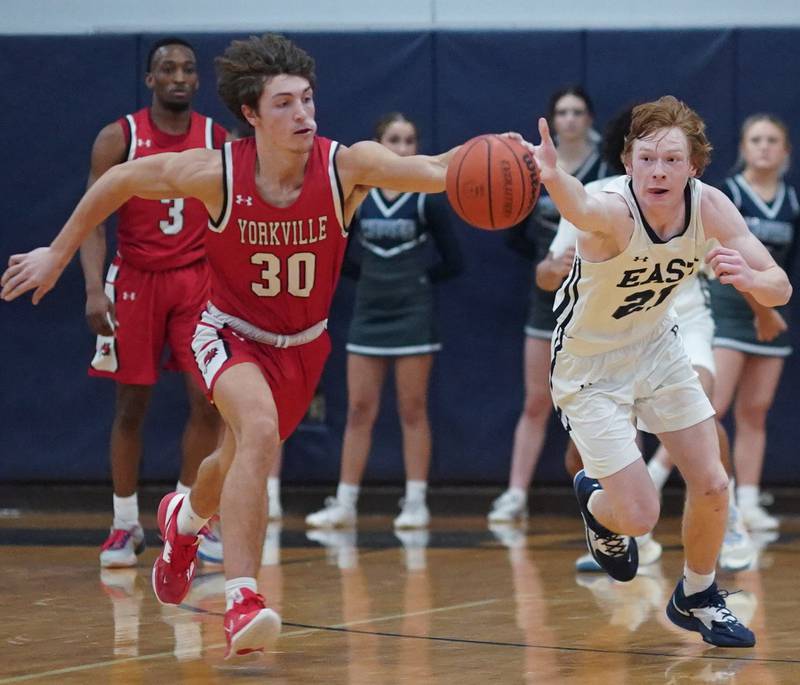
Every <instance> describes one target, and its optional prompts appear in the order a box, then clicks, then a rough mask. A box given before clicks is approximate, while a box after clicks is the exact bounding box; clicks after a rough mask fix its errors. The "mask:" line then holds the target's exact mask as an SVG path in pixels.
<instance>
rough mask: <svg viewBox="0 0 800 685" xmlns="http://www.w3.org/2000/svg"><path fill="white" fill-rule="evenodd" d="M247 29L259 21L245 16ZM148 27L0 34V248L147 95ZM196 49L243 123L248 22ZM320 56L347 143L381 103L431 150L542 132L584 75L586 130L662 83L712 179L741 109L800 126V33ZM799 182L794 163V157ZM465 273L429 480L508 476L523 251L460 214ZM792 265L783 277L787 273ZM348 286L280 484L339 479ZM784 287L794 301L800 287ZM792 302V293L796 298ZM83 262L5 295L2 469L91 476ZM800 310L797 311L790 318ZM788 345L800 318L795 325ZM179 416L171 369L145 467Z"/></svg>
mask: <svg viewBox="0 0 800 685" xmlns="http://www.w3.org/2000/svg"><path fill="white" fill-rule="evenodd" d="M259 30H260V29H259V28H254V29H253V31H252V33H258V32H259ZM158 37H159V36H158V35H152V34H145V35H125V36H92V37H75V36H68V37H13V36H12V37H2V38H0V78H2V81H0V82H1V83H2V84H3V87H4V90H3V93H4V100H3V107H2V112H3V114H2V117H3V119H2V127H0V131H2V133H1V134H0V135H2V136H3V138H2V149H3V152H4V154H5V155H6V163H5V167H6V174H5V176H4V181H5V183H4V191H5V192H4V193H3V194H2V196H0V212H2V213H1V214H0V215H1V216H2V217H3V230H2V231H0V258H2V260H3V261H5V260H6V259H7V257H8V255H10V254H13V253H16V252H20V251H24V250H28V249H30V248H32V247H34V246H37V245H41V244H45V243H47V242H49V240H50V239H51V238H52V236H53V235H54V234H55V233H56V232H57V231H58V229H59V228H60V227H61V225H62V224H63V222H64V221H65V219H66V218H67V217H68V215H69V212H70V211H71V210H72V208H73V206H74V204H75V202H76V201H77V200H78V198H79V197H80V195H81V192H82V190H83V187H84V185H85V182H86V175H87V171H88V162H89V154H90V150H91V145H92V141H93V140H94V137H95V136H96V135H97V132H98V131H99V130H100V128H102V126H103V125H105V124H106V123H108V122H110V121H113V120H115V119H116V118H118V117H119V116H120V115H121V114H124V113H126V112H130V111H133V110H135V109H137V108H139V107H142V106H145V105H146V104H147V103H148V102H149V100H150V95H149V92H148V91H147V89H146V88H145V86H144V83H143V75H144V59H145V56H146V54H147V50H148V48H149V45H150V43H151V42H152V41H153V40H154V39H155V38H158ZM186 37H187V38H188V39H189V40H190V41H191V42H192V43H193V44H194V45H195V47H196V49H197V53H198V57H199V60H200V74H201V90H200V93H199V94H198V99H197V109H198V110H199V111H202V112H203V113H206V114H209V115H211V116H214V117H215V118H216V119H217V120H218V121H220V123H222V124H223V125H225V126H228V127H230V126H232V125H234V124H235V123H236V121H235V118H234V117H233V115H232V114H231V113H229V112H227V110H226V109H225V107H224V106H223V105H222V103H221V102H220V101H219V100H218V98H217V96H216V93H215V87H214V82H215V77H214V70H213V64H212V58H213V56H214V55H217V54H220V53H221V52H222V51H223V49H224V48H225V46H226V45H227V44H228V43H229V42H230V40H231V39H232V38H236V37H243V35H242V34H237V35H233V34H189V35H187V36H186ZM291 37H292V38H294V39H295V40H297V42H298V43H299V44H300V45H301V46H303V47H304V48H306V49H307V50H308V51H309V52H310V53H311V54H312V55H313V56H314V57H315V58H316V60H317V75H318V81H319V83H318V87H317V92H316V102H317V118H318V122H319V125H320V133H321V134H323V135H326V136H328V137H331V138H334V139H337V140H340V141H342V142H343V143H346V144H349V143H352V142H354V141H356V140H359V139H363V138H368V137H370V136H371V133H372V127H373V124H374V121H375V119H376V118H377V117H378V116H379V115H380V114H382V113H384V112H386V111H389V110H401V111H404V112H406V113H407V114H409V115H410V116H411V117H412V118H414V119H415V120H416V121H417V123H418V124H419V126H420V129H421V132H422V146H423V151H426V152H435V151H440V150H443V149H446V148H448V147H450V146H453V145H456V144H458V143H461V142H463V141H464V140H465V139H467V138H469V137H472V136H474V135H476V134H479V133H483V132H488V131H504V130H518V131H521V132H523V133H525V134H526V135H528V136H531V137H533V138H534V140H536V141H537V142H538V135H537V134H536V133H535V123H536V118H537V117H538V116H539V115H541V114H543V113H544V111H545V108H546V105H547V101H548V99H549V95H550V93H551V92H552V91H553V90H555V89H556V88H558V87H560V86H562V85H566V84H570V83H583V84H584V85H585V86H586V88H587V89H588V90H589V92H590V93H591V95H592V97H593V98H594V101H595V105H596V109H597V117H596V127H597V128H598V129H600V130H601V129H602V125H603V124H604V123H605V121H606V120H607V119H608V118H609V117H610V116H612V115H613V114H614V113H615V112H616V111H617V110H618V109H619V108H621V107H622V106H624V105H626V104H628V103H630V102H631V101H633V100H640V99H647V98H653V97H657V96H659V95H662V94H664V93H673V94H675V95H677V96H678V97H681V98H684V99H686V100H687V101H688V102H689V103H690V104H691V105H693V106H694V107H695V108H696V109H697V110H698V111H699V112H700V113H701V114H702V115H703V116H704V117H705V119H706V121H707V122H708V128H709V133H710V136H711V138H712V142H713V143H714V145H715V152H714V162H713V163H712V165H711V167H710V168H709V170H708V172H707V174H706V176H705V178H706V180H708V181H709V182H718V181H719V180H720V179H721V178H722V177H723V176H724V175H725V174H726V173H727V171H728V170H729V168H730V166H731V165H732V164H733V162H734V160H735V158H736V148H737V143H738V130H737V129H738V126H739V124H740V122H741V121H742V119H743V118H744V117H745V116H746V115H747V114H749V113H751V112H754V111H758V110H770V111H774V112H776V113H778V114H779V115H781V116H782V117H784V118H785V119H786V120H787V121H788V123H789V125H790V127H791V130H792V133H793V136H794V138H795V142H797V141H798V140H800V119H798V115H797V113H798V111H800V91H798V89H797V88H796V87H795V84H796V83H798V82H800V30H792V29H781V30H777V29H776V30H749V29H748V30H736V31H732V30H719V31H710V30H696V31H590V32H581V31H549V32H533V31H520V32H483V33H482V32H474V31H464V32H458V31H453V32H425V33H414V32H385V33H298V34H293V35H291ZM790 178H791V179H792V180H794V181H795V182H797V181H800V175H798V173H797V167H795V169H794V170H793V171H792V173H791V174H790ZM453 226H454V229H455V230H456V233H457V235H458V238H459V240H460V243H461V246H462V249H463V251H464V257H465V264H466V272H465V274H464V275H463V276H462V277H461V278H459V279H457V280H455V281H452V282H450V283H446V284H444V285H443V286H441V287H440V288H439V291H438V305H439V323H440V329H441V332H442V337H443V341H444V345H445V348H444V351H443V352H442V353H441V354H439V355H438V357H437V360H436V365H435V367H434V371H433V379H432V385H431V393H430V406H431V420H432V425H433V436H434V454H433V465H432V472H431V475H432V479H433V480H434V481H436V482H450V483H455V482H487V483H500V482H503V481H504V480H505V479H506V478H507V474H508V465H509V460H510V453H511V443H512V437H513V431H514V426H515V423H516V420H517V417H518V415H519V411H520V409H521V407H522V400H523V380H522V379H523V375H522V350H523V345H524V340H523V335H522V327H523V323H524V320H525V314H526V308H527V293H528V287H529V283H530V278H531V272H532V265H531V264H530V263H529V262H527V261H525V260H524V259H522V258H521V257H518V256H517V255H516V254H514V253H512V252H511V251H509V249H508V248H507V247H506V245H505V241H504V237H503V235H502V234H500V233H498V234H492V233H489V232H484V231H478V230H475V229H472V228H469V227H468V226H466V225H465V224H463V223H462V222H460V221H459V220H458V219H456V218H455V217H453ZM796 276H797V274H796V273H795V274H793V277H795V283H797V282H799V281H797V279H796ZM353 292H354V287H353V284H352V283H350V282H346V281H345V282H343V283H342V286H341V287H340V289H339V291H338V293H337V295H336V298H335V300H334V306H333V310H332V312H331V321H330V332H331V336H332V339H333V343H334V351H333V353H332V355H331V358H330V361H329V364H328V366H327V369H326V372H325V375H324V378H323V382H322V391H323V394H324V397H325V405H326V419H325V422H324V423H323V424H319V423H314V422H311V421H309V422H306V423H304V424H303V425H301V427H300V429H299V430H298V432H297V433H296V434H295V435H294V436H293V437H292V439H291V440H290V441H289V443H288V444H287V448H286V461H285V467H284V478H285V480H287V481H291V482H322V481H332V480H334V479H335V478H336V477H337V474H338V468H339V456H340V450H341V438H342V432H343V429H344V424H345V420H346V411H347V409H346V408H347V401H346V400H347V398H346V383H345V367H346V355H345V352H344V342H345V339H346V335H347V326H348V324H349V320H350V314H351V310H352V302H353ZM796 301H797V299H795V302H796ZM793 307H794V308H795V309H796V308H797V305H796V304H794V305H793ZM83 310H84V290H83V278H82V275H81V272H80V268H79V266H78V264H77V262H74V263H73V264H71V265H70V267H69V268H68V269H67V271H66V272H65V274H64V276H63V278H62V280H61V282H60V283H59V284H58V286H57V288H56V289H55V290H54V291H53V292H52V293H50V294H49V295H48V296H47V298H45V300H44V301H43V303H42V304H40V305H39V307H37V308H33V307H31V305H30V303H29V302H28V301H21V302H14V303H11V304H8V303H0V326H2V333H3V336H2V341H3V342H2V346H0V377H2V380H3V388H4V391H5V392H4V393H3V396H2V399H0V445H2V448H0V449H1V450H2V459H0V479H2V480H104V479H107V478H108V466H107V459H108V457H107V443H108V434H109V428H110V423H111V418H112V415H113V397H114V389H113V384H112V383H111V382H109V381H104V380H96V379H90V378H88V377H87V375H86V366H87V364H88V361H89V358H90V356H91V353H92V351H93V340H92V337H91V335H90V334H89V332H88V330H87V328H86V326H85V323H84V318H83ZM795 320H796V321H797V320H800V319H798V318H797V317H795ZM793 337H794V339H795V342H797V339H798V335H797V333H796V332H795V333H793ZM799 382H800V369H799V368H798V366H797V364H796V362H795V361H794V359H793V358H790V360H789V361H788V363H787V367H786V372H785V374H784V378H783V381H782V383H781V386H780V389H779V392H778V398H777V400H776V403H775V408H774V410H773V412H772V413H771V415H770V418H769V444H768V454H767V462H766V469H765V480H766V481H767V482H771V483H798V482H800V476H799V475H798V470H797V468H796V466H795V463H794V456H793V455H794V452H795V446H796V445H797V443H798V442H800V428H798V422H797V421H795V420H794V417H795V415H796V407H793V406H792V403H793V401H794V398H793V397H792V392H791V389H792V388H795V387H797V386H798V383H799ZM185 416H186V405H185V399H184V391H183V380H182V379H181V378H180V377H176V376H175V375H171V374H165V375H164V376H163V378H162V380H161V381H160V383H159V385H158V386H157V389H156V392H155V396H154V401H153V405H152V407H151V411H150V414H149V418H148V423H147V427H146V444H145V455H144V461H143V465H142V474H143V477H144V478H145V479H150V480H156V479H172V478H175V477H176V475H177V464H178V458H179V451H180V448H179V445H180V434H181V431H182V428H183V423H184V421H185ZM564 441H565V436H564V433H563V431H562V430H561V428H560V426H558V424H557V423H556V421H555V420H554V419H552V418H551V422H550V426H549V435H548V440H547V443H546V446H545V449H544V452H543V456H542V459H541V462H540V466H539V468H538V470H537V475H536V478H537V480H539V481H544V482H566V476H565V474H564V471H563V467H562V465H561V454H562V450H563V445H564ZM402 474H403V466H402V456H401V436H400V431H399V427H398V422H397V418H396V409H395V402H394V386H393V384H392V383H391V382H389V383H388V384H387V388H386V391H385V392H384V398H383V408H382V412H381V415H380V417H379V419H378V425H377V427H376V430H375V440H374V444H373V450H372V456H371V460H370V463H369V466H368V469H367V478H368V480H372V481H398V480H401V479H402V477H403V476H402Z"/></svg>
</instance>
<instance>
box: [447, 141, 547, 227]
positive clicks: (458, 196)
mask: <svg viewBox="0 0 800 685" xmlns="http://www.w3.org/2000/svg"><path fill="white" fill-rule="evenodd" d="M538 197H539V168H538V166H537V165H536V160H535V159H534V158H533V154H532V153H531V151H530V150H528V148H526V147H525V146H524V145H523V144H522V143H520V142H519V141H516V140H513V139H512V138H505V137H503V136H498V135H494V134H489V135H482V136H477V137H476V138H472V139H471V140H468V141H467V142H466V143H464V145H462V146H461V148H460V149H459V150H458V152H456V154H455V155H454V156H453V159H452V160H451V161H450V164H449V165H448V167H447V199H448V200H449V201H450V205H451V206H452V207H453V209H454V210H455V212H456V214H458V216H460V217H461V218H462V219H463V220H464V221H466V222H467V223H468V224H471V225H472V226H475V227H476V228H483V229H486V230H489V231H495V230H499V229H502V228H508V227H509V226H514V225H515V224H518V223H519V222H520V221H522V220H523V219H524V218H525V217H526V216H528V214H530V213H531V211H532V210H533V206H534V205H535V204H536V200H537V198H538Z"/></svg>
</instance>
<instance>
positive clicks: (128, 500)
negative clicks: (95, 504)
mask: <svg viewBox="0 0 800 685" xmlns="http://www.w3.org/2000/svg"><path fill="white" fill-rule="evenodd" d="M112 525H113V527H114V528H121V529H123V530H128V529H129V528H133V527H134V526H138V525H139V500H138V498H137V496H136V493H135V492H134V493H133V494H132V495H129V496H128V497H117V496H116V495H114V523H113V524H112Z"/></svg>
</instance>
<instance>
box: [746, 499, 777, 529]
mask: <svg viewBox="0 0 800 685" xmlns="http://www.w3.org/2000/svg"><path fill="white" fill-rule="evenodd" d="M739 513H740V514H741V516H742V521H743V522H744V525H745V526H746V527H747V529H748V530H777V529H778V527H779V526H780V522H779V521H778V519H776V518H775V517H774V516H771V515H770V514H769V513H768V512H767V510H766V509H764V507H762V506H761V505H759V504H756V505H755V506H752V507H747V508H744V507H741V508H740V509H739Z"/></svg>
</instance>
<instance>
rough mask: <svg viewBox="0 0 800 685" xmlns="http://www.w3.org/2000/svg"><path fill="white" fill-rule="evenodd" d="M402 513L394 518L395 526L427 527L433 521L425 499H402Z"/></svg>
mask: <svg viewBox="0 0 800 685" xmlns="http://www.w3.org/2000/svg"><path fill="white" fill-rule="evenodd" d="M400 509H401V511H400V515H399V516H398V517H397V518H396V519H395V520H394V527H395V528H427V527H428V524H429V523H430V522H431V514H430V512H429V511H428V506H427V505H426V504H425V500H424V499H423V500H414V501H408V500H407V499H406V498H405V497H403V498H402V499H401V500H400Z"/></svg>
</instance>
